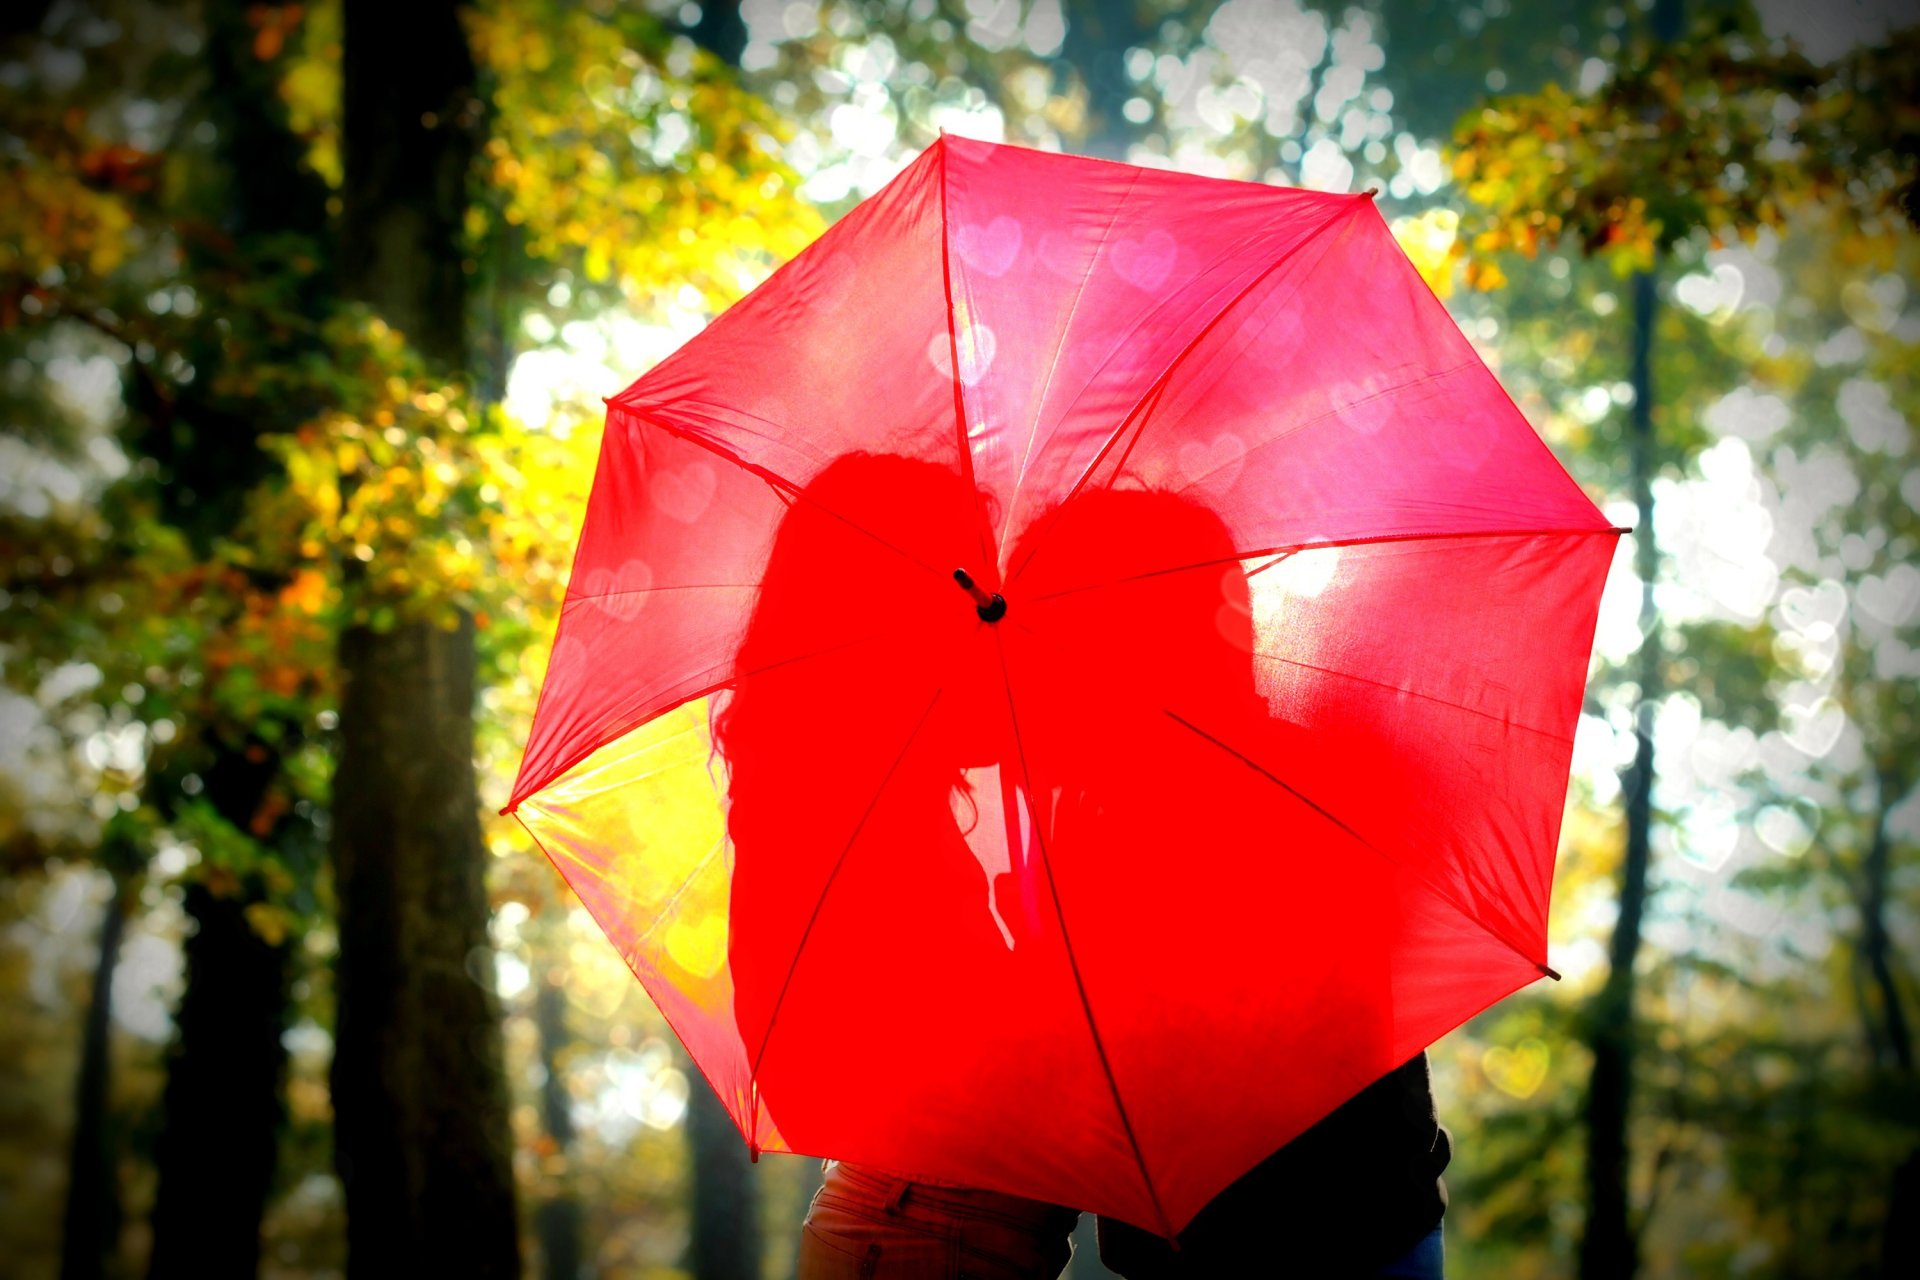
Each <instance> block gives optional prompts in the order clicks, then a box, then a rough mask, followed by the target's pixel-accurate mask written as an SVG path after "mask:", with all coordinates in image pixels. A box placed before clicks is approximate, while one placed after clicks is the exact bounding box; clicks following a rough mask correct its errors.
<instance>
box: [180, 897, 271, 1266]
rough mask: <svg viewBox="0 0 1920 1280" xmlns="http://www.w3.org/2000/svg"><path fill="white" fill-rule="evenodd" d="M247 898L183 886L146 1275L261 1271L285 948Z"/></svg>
mask: <svg viewBox="0 0 1920 1280" xmlns="http://www.w3.org/2000/svg"><path fill="white" fill-rule="evenodd" d="M250 901H251V899H250V898H249V897H247V896H244V895H237V896H232V897H221V896H219V895H216V894H214V893H213V892H211V891H210V890H209V889H208V888H207V887H206V886H205V885H204V884H194V885H190V886H189V887H188V888H187V893H186V909H187V915H188V917H189V918H190V919H191V920H192V921H193V925H194V927H193V932H192V933H191V934H190V935H189V937H188V938H187V943H186V989H185V992H184V993H183V994H182V996H181V998H180V1007H179V1010H178V1012H177V1013H176V1015H175V1018H176V1021H177V1024H178V1028H179V1037H178V1039H177V1040H176V1041H175V1044H174V1049H173V1052H172V1054H171V1056H170V1058H169V1060H168V1063H167V1088H166V1094H165V1097H164V1099H163V1100H162V1104H161V1106H162V1117H163V1118H162V1121H161V1130H160V1138H159V1143H158V1145H157V1147H156V1149H155V1152H154V1164H155V1166H156V1168H157V1170H158V1172H159V1190H158V1192H157V1194H156V1196H155V1200H154V1206H153V1253H152V1257H151V1260H150V1262H149V1264H148V1271H147V1274H148V1277H149V1280H171V1278H172V1277H182V1278H183V1280H185V1278H192V1280H199V1278H200V1277H206V1278H207V1280H219V1278H220V1277H233V1278H234V1280H246V1278H250V1277H252V1276H255V1275H258V1274H259V1270H260V1220H261V1217H262V1216H263V1215H264V1214H265V1212H266V1205H267V1191H268V1189H269V1188H270V1187H271V1186H272V1183H273V1169H274V1163H275V1157H276V1155H277V1145H278V1140H279V1127H280V1118H281V1114H282V1110H281V1085H282V1082H283V1080H284V1072H285V1066H286V1060H287V1055H286V1050H285V1049H284V1048H283V1047H282V1044H281V1033H282V1032H283V1031H284V1030H285V1029H286V1026H285V1024H286V1012H287V950H288V948H287V946H286V944H284V943H282V944H279V945H272V944H269V943H268V942H267V941H266V940H265V939H263V938H262V937H261V936H260V935H259V934H258V933H256V932H255V931H254V929H253V926H252V925H251V924H250V923H249V922H248V920H247V916H246V909H247V907H248V905H249V903H250Z"/></svg>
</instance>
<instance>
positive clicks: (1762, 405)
mask: <svg viewBox="0 0 1920 1280" xmlns="http://www.w3.org/2000/svg"><path fill="white" fill-rule="evenodd" d="M1910 21H1911V18H1909V17H1907V16H1906V15H1905V11H1904V7H1903V6H1902V5H1900V4H1899V3H1897V0H1896V2H1895V3H1888V4H1884V5H1881V6H1877V7H1876V6H1875V5H1872V4H1867V5H1860V4H1850V3H1846V2H1845V0H1829V2H1828V3H1821V0H1759V2H1757V3H1755V4H1753V5H1749V4H1745V3H1723V2H1720V0H1562V2H1561V3H1556V4H1528V3H1519V2H1517V0H1366V2H1365V3H1353V4H1349V3H1343V2H1340V0H1335V2H1333V3H1319V2H1318V0H1197V2H1196V3H1191V4H1185V5H1182V4H1178V3H1174V2H1173V0H707V2H706V3H700V2H698V0H684V2H682V0H632V2H630V3H615V2H614V0H473V2H472V3H469V4H463V5H455V4H453V3H450V0H387V2H386V3H376V2H375V0H303V2H300V3H295V2H292V0H198V2H197V3H178V2H167V0H53V2H52V3H49V2H48V0H11V3H9V4H7V5H6V6H4V8H0V165H4V174H5V176H4V178H3V179H0V416H3V417H4V435H0V674H3V675H4V681H3V682H0V1273H4V1274H5V1275H8V1276H17V1277H22V1278H23V1280H25V1278H31V1277H51V1276H54V1275H56V1274H58V1275H60V1276H63V1277H73V1278H76V1280H77V1278H83V1277H131V1276H135V1275H141V1274H144V1275H148V1276H156V1277H160V1276H175V1275H191V1276H195V1277H222V1276H250V1275H254V1274H260V1275H265V1276H272V1277H289V1278H290V1277H308V1276H311V1277H319V1276H337V1275H342V1274H352V1275H354V1276H357V1277H371V1276H376V1275H386V1274H419V1275H440V1274H446V1275H459V1276H462V1277H463V1278H465V1280H473V1278H475V1277H490V1276H504V1275H517V1274H531V1275H538V1276H543V1277H552V1278H556V1280H558V1278H562V1277H565V1278H567V1280H571V1278H572V1277H577V1276H607V1277H616V1276H618V1277H629V1276H632V1277H659V1278H663V1280H664V1278H665V1277H678V1276H688V1277H694V1278H695V1280H744V1278H745V1277H750V1276H752V1277H760V1276H764V1277H784V1276H787V1275H790V1274H791V1271H792V1265H793V1252H794V1242H795V1238H796V1234H797V1224H798V1222H799V1220H800V1217H801V1215H802V1213H803V1212H804V1205H805V1200H806V1197H807V1196H808V1195H809V1194H810V1193H811V1190H812V1187H813V1186H815V1185H817V1180H818V1176H819V1175H818V1166H817V1165H816V1164H814V1163H813V1162H810V1161H804V1160H798V1159H769V1160H768V1161H766V1162H763V1163H761V1164H759V1165H749V1164H748V1163H747V1162H746V1158H745V1150H744V1147H743V1146H742V1144H741V1143H740V1142H739V1140H738V1138H737V1136H736V1135H735V1134H734V1133H733V1131H732V1130H731V1128H730V1126H729V1125H728V1122H727V1120H726V1118H725V1115H724V1113H722V1112H721V1111H720V1110H719V1109H718V1107H717V1104H714V1103H713V1102H712V1100H711V1099H710V1098H709V1097H708V1096H707V1094H706V1090H705V1086H704V1085H703V1084H701V1083H700V1080H699V1077H698V1074H697V1072H694V1071H693V1070H692V1069H691V1067H690V1066H689V1065H688V1064H687V1062H686V1061H685V1059H684V1058H683V1056H682V1055H681V1052H680V1050H679V1048H678V1046H677V1045H676V1044H675V1042H674V1040H673V1038H672V1036H671V1034H670V1033H669V1032H668V1030H667V1029H666V1027H665V1026H664V1024H663V1023H662V1022H661V1020H660V1018H659V1016H658V1014H657V1013H656V1012H655V1011H654V1010H653V1008H652V1006H651V1005H650V1003H649V1002H648V1001H647V999H646V998H645V996H644V994H643V993H642V992H641V991H640V989H639V987H638V985H637V984H636V983H635V982H634V981H633V980H632V978H631V977H630V975H629V974H628V973H627V972H626V970H625V968H624V966H623V965H622V963H621V961H620V959H619V957H618V956H617V955H616V954H615V953H614V951H613V949H612V948H611V947H610V946H609V944H608V943H607V942H606V941H605V939H604V938H603V937H602V936H601V935H600V934H599V932H598V931H597V930H596V929H595V928H594V926H593V925H592V923H591V922H590V921H589V920H588V919H587V918H586V916H585V914H584V913H583V912H582V911H581V909H580V908H579V906H578V905H577V903H576V902H575V901H574V900H573V899H572V898H571V896H570V895H569V894H568V892H567V891H566V889H565V888H564V886H563V885H562V884H561V882H560V881H559V879H558V877H557V876H556V874H555V873H554V872H553V870H552V869H551V868H550V867H549V866H548V865H547V864H546V863H545V862H544V860H542V859H541V857H540V855H539V853H538V851H537V850H536V849H535V848H534V847H533V845H532V844H531V842H530V840H528V839H527V838H526V837H525V835H524V833H522V832H521V831H520V829H519V828H518V827H517V826H516V825H514V824H513V823H512V822H511V821H510V820H508V819H504V818H499V817H496V816H494V810H495V809H496V808H497V807H498V806H499V805H500V804H501V803H502V802H503V801H504V799H505V797H506V791H507V787H508V784H509V781H510V777H511V773H512V770H513V768H514V766H515V764H516V763H517V758H518V747H519V744H520V743H521V742H522V741H523V736H524V732H525V729H526V725H527V722H528V719H529V716H530V712H531V708H532V701H533V696H534V693H535V691H536V689H537V687H538V683H539V679H540V675H541V671H542V667H543V665H544V663H545V660H546V640H547V638H548V637H549V636H550V635H551V632H552V628H553V626H554V622H555V619H556V616H557V608H558V605H559V602H560V599H561V595H562V591H563V589H564V585H565V578H566V569H567V560H568V556H569V554H570V550H571V547H572V543H573V533H574V521H575V520H576V519H577V518H578V516H579V514H580V512H581V511H582V509H583V506H584V500H585V495H586V488H587V485H588V483H589V481H590V478H591V474H592V467H593V461H594V457H595V451H596V448H597V442H598V432H599V427H600V418H599V412H598V411H599V408H600V405H599V397H600V396H602V395H606V394H610V393H612V392H614V391H616V390H618V389H619V388H620V387H622V386H624V385H625V384H626V383H627V382H628V381H630V380H631V379H633V378H634V377H635V376H637V375H638V374H639V373H641V372H642V371H644V370H645V369H646V368H647V367H649V365H650V364H651V363H652V362H653V361H655V360H657V359H658V358H659V357H660V356H661V355H663V354H664V353H665V352H667V351H670V350H671V349H673V348H674V347H675V346H676V345H677V344H679V343H680V342H682V341H683V340H684V339H685V338H686V337H687V336H689V335H690V334H692V333H694V332H696V331H698V330H699V328H700V327H701V325H702V324H703V323H705V322H706V321H707V320H708V319H709V318H710V317H711V316H713V315H714V314H716V313H717V312H718V311H719V310H720V309H722V308H724V307H725V306H726V305H727V304H728V303H729V302H730V301H732V300H733V299H735V298H738V297H739V296H740V295H741V294H742V293H744V292H745V291H746V290H748V289H749V288H751V287H752V286H753V284H754V283H755V282H757V281H758V280H760V279H763V278H764V277H765V275H766V274H767V273H768V272H769V271H770V270H771V269H772V268H773V267H774V266H776V265H777V264H778V263H780V262H781V261H783V260H785V259H787V258H788V257H790V256H792V255H793V254H794V253H795V252H797V251H798V250H799V249H800V248H801V247H803V246H804V245H805V244H807V243H808V242H809V241H810V240H811V239H812V238H813V237H814V236H815V235H817V234H818V233H819V231H820V230H821V229H822V228H823V227H824V226H825V225H827V223H828V222H830V221H831V220H832V219H833V218H834V217H836V216H837V215H839V214H841V213H844V212H845V211H846V210H847V209H848V208H850V207H851V206H852V205H853V204H854V203H856V202H857V201H858V200H859V199H861V198H862V197H863V196H865V195H867V194H870V193H871V192H873V191H875V190H877V189H878V188H879V186H880V185H882V184H883V183H884V182H885V181H886V180H887V179H888V178H889V177H891V176H892V175H893V174H894V173H895V172H897V171H898V169H899V168H900V167H901V166H902V165H903V164H904V163H906V161H907V160H908V159H910V158H911V157H912V156H913V155H914V154H916V153H917V152H918V150H919V149H920V148H922V147H924V146H925V145H927V144H928V143H929V142H931V141H932V140H933V139H934V138H935V137H937V136H938V133H939V131H940V130H942V129H945V130H948V131H951V132H954V133H959V134H967V135H972V136H980V137H987V138H993V139H1005V140H1009V141H1016V142H1024V143H1027V144H1030V145H1037V146H1043V147H1053V148H1063V149H1068V150H1073V151H1078V152H1083V153H1088V154H1095V155H1104V156H1111V157H1124V158H1127V159H1131V160H1133V161H1136V162H1139V163H1146V164H1159V165H1172V166H1177V167H1179V168H1181V169H1185V170H1189V171H1194V172H1202V173H1211V174H1217V175H1222V176H1229V177H1236V178H1245V179H1253V180H1260V181H1268V182H1276V183H1285V184H1297V185H1305V186H1312V187H1320V188H1326V189H1335V190H1347V189H1355V190H1357V189H1359V188H1362V187H1366V186H1377V187H1379V188H1380V202H1381V206H1382V210H1383V212H1384V213H1385V214H1386V215H1387V216H1388V218H1389V219H1390V221H1391V222H1392V224H1393V226H1394V228H1395V231H1396V234H1398V235H1399V236H1400V238H1401V240H1402V243H1403V244H1404V246H1405V247H1406V249H1407V251H1408V252H1409V254H1410V255H1411V256H1412V257H1413V258H1414V259H1415V261H1416V262H1417V263H1418V264H1419V265H1420V267H1421V269H1422V270H1423V272H1425V273H1426V274H1427V276H1428V278H1429V280H1430V281H1431V282H1432V283H1433V285H1434V287H1435V288H1436V290H1437V291H1438V292H1440V293H1441V294H1442V296H1444V297H1445V298H1446V299H1447V301H1448V304H1449V306H1450V307H1451V308H1452V309H1453V310H1454V313H1455V315H1456V316H1457V318H1458V319H1459V321H1460V323H1461V325H1462V326H1463V327H1464V328H1465V330H1466V331H1467V333H1468V334H1469V335H1470V336H1471V337H1472V338H1473V339H1474V340H1475V342H1476V343H1477V344H1478V345H1479V347H1480V348H1481V350H1482V351H1483V352H1484V354H1485V356H1486V357H1487V359H1488V360H1489V361H1490V362H1491V363H1492V364H1493V365H1494V367H1495V368H1496V370H1497V371H1498V372H1499V374H1500V376H1501V378H1502V380H1503V381H1504V382H1505V383H1506V385H1507V386H1508V387H1509V388H1510V389H1511V390H1512V392H1513V393H1514V395H1515V397H1516V399H1518V400H1519V402H1520V403H1521V405H1522V407H1523V408H1524V409H1525V410H1526V411H1527V413H1528V414H1529V416H1530V417H1531V419H1532V420H1533V421H1534V422H1535V424H1536V425H1537V426H1538V428H1539V430H1540V432H1541V434H1542V435H1543V437H1544V438H1545V439H1546V440H1547V442H1548V443H1549V444H1550V445H1551V446H1552V447H1553V449H1554V450H1555V451H1556V452H1557V453H1558V455H1559V456H1560V457H1561V459H1562V460H1563V461H1564V462H1565V463H1566V464H1567V465H1568V467H1569V468H1571V470H1572V471H1573V473H1574V474H1575V476H1576V477H1577V478H1579V479H1580V480H1581V482H1582V483H1583V484H1585V485H1586V486H1588V489H1589V491H1590V492H1591V493H1592V494H1593V495H1594V496H1595V498H1596V499H1597V500H1598V501H1600V502H1601V503H1602V504H1603V505H1604V506H1605V507H1606V509H1607V510H1608V512H1609V513H1610V514H1612V515H1613V516H1614V517H1615V518H1616V522H1617V523H1620V524H1626V525H1633V526H1636V527H1637V529H1638V531H1639V532H1638V533H1637V534H1636V535H1635V536H1634V537H1632V538H1629V539H1623V545H1622V549H1621V553H1620V559H1619V561H1618V563H1617V564H1616V565H1615V570H1614V576H1613V579H1612V582H1611V584H1610V587H1609V592H1608V596H1607V600H1606V603H1605V606H1604V607H1603V611H1602V618H1601V625H1600V633H1599V636H1598V640H1597V647H1596V653H1595V657H1594V667H1593V678H1592V682H1591V684H1590V688H1589V699H1588V703H1587V706H1586V709H1585V714H1584V716H1583V717H1582V720H1581V723H1580V731H1579V735H1578V739H1577V743H1576V752H1575V774H1574V778H1573V783H1572V790H1571V792H1570V795H1569V800H1568V812H1567V818H1566V823H1565V828H1564V833H1563V841H1562V848H1561V853H1560V865H1559V877H1558V882H1557V892H1556V895H1555V904H1554V908H1555V910H1554V918H1553V935H1552V956H1553V958H1554V963H1555V964H1556V965H1557V966H1558V967H1559V968H1560V969H1561V970H1562V971H1563V973H1564V974H1565V980H1564V981H1562V982H1560V983H1558V984H1552V983H1542V984H1539V985H1538V986H1536V987H1534V988H1532V989H1529V990H1528V991H1526V992H1524V993H1522V994H1520V995H1518V996H1515V997H1514V998H1512V999H1509V1000H1507V1001H1506V1002H1504V1003H1502V1004H1501V1005H1499V1006H1496V1007H1495V1008H1494V1009H1492V1010H1490V1011H1489V1012H1487V1013H1486V1014H1484V1015H1482V1016H1480V1017H1478V1018H1476V1019H1474V1020H1473V1021H1472V1022H1470V1023H1469V1024H1468V1025H1466V1026H1464V1027H1462V1028H1461V1029H1460V1030H1459V1031H1457V1032H1455V1033H1454V1034H1452V1035H1451V1036H1449V1037H1448V1038H1447V1039H1445V1040H1444V1041H1442V1042H1441V1043H1440V1044H1439V1045H1437V1046H1436V1047H1435V1049H1434V1050H1433V1061H1434V1065H1435V1070H1436V1076H1437V1091H1438V1095H1439V1100H1440V1106H1441V1111H1442V1119H1443V1120H1444V1121H1445V1122H1446V1123H1447V1124H1448V1125H1449V1126H1450V1127H1451V1128H1452V1130H1453V1133H1454V1135H1455V1145H1456V1153H1457V1154H1456V1157H1455V1162H1454V1165H1453V1167H1452V1168H1451V1169H1450V1170H1449V1174H1448V1181H1449V1184H1450V1187H1451V1191H1452V1197H1453V1206H1452V1208H1451V1210H1450V1211H1449V1214H1448V1228H1447V1230H1448V1240H1447V1246H1448V1253H1449V1272H1450V1274H1453V1275H1457V1276H1464V1277H1480V1276H1497V1277H1535V1276H1539V1277H1546V1276H1575V1275H1578V1276H1580V1277H1582V1278H1583V1280H1612V1278H1624V1277H1629V1276H1634V1275H1639V1276H1645V1277H1690V1276H1753V1277H1783V1278H1784V1277H1846V1276H1880V1275H1885V1276H1893V1275H1900V1276H1914V1275H1920V1262H1917V1261H1916V1256H1917V1255H1920V1239H1916V1236H1920V1089H1916V1064H1915V1043H1914V1041H1915V1035H1916V1030H1915V1026H1914V1019H1915V1017H1916V1012H1917V1006H1916V1003H1915V1001H1916V996H1917V995H1920V991H1917V990H1916V986H1915V974H1914V969H1913V965H1914V962H1915V958H1916V956H1917V955H1920V937H1916V926H1915V919H1916V913H1915V905H1916V900H1920V793H1917V792H1916V784H1917V783H1920V741H1917V740H1916V739H1917V735H1920V730H1917V728H1916V714H1917V713H1920V707H1916V702H1915V678H1916V676H1920V566H1917V565H1916V549H1917V544H1916V538H1920V522H1917V521H1916V517H1915V508H1916V506H1920V471H1916V470H1915V469H1914V462H1915V457H1916V440H1915V434H1914V428H1913V420H1914V416H1915V409H1916V406H1917V405H1920V359H1916V358H1915V355H1916V352H1915V348H1916V346H1917V345H1920V296H1916V292H1917V290H1916V277H1915V272H1914V266H1915V263H1916V258H1917V255H1916V249H1917V247H1920V238H1917V236H1916V231H1915V229H1914V227H1915V217H1916V207H1917V206H1920V201H1917V200H1916V193H1915V188H1914V186H1913V178H1914V172H1915V165H1916V156H1917V154H1920V42H1917V41H1916V37H1915V33H1914V30H1913V29H1912V28H1911V27H1910V26H1909V27H1906V29H1904V30H1903V29H1902V24H1903V23H1907V22H1910ZM420 246H429V247H430V248H431V251H430V252H423V251H421V248H420ZM875 323H885V317H875ZM349 675H351V676H352V677H353V680H352V682H351V683H350V684H349V683H348V681H347V679H346V678H347V677H348V676H349ZM343 691H345V695H346V696H344V697H343ZM469 745H470V748H471V749H470V750H469ZM954 1034H955V1035H956V1036H964V1035H966V1034H968V1029H967V1028H965V1027H955V1028H954ZM1191 1051H1192V1052H1193V1053H1196V1054H1204V1053H1206V1052H1208V1046H1206V1045H1204V1044H1196V1045H1193V1046H1191ZM1283 1069H1290V1068H1283ZM1309 1069H1310V1068H1309ZM1072 1274H1073V1275H1074V1276H1076V1277H1086V1276H1097V1275H1103V1274H1105V1273H1104V1272H1103V1271H1102V1270H1101V1269H1100V1268H1099V1266H1098V1263H1097V1261H1095V1260H1094V1259H1093V1257H1092V1251H1091V1249H1090V1248H1083V1249H1082V1251H1081V1256H1080V1257H1079V1258H1078V1259H1076V1261H1075V1263H1074V1266H1073V1270H1072Z"/></svg>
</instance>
